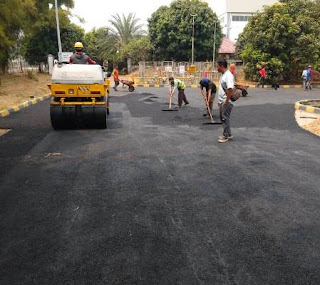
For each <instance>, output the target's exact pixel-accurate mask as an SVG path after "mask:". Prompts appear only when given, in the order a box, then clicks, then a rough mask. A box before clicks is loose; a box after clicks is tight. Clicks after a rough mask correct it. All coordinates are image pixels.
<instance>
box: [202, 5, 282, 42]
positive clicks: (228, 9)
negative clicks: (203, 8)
mask: <svg viewBox="0 0 320 285" xmlns="http://www.w3.org/2000/svg"><path fill="white" fill-rule="evenodd" d="M207 2H208V3H209V5H210V6H211V8H212V9H213V11H214V12H216V14H217V16H218V18H219V20H220V23H221V27H222V32H223V33H224V34H225V35H226V37H227V38H228V39H230V40H231V41H236V40H237V39H238V36H239V34H241V33H242V31H243V29H244V27H245V26H246V25H247V23H248V20H249V19H250V17H251V16H252V14H254V13H255V12H257V11H261V10H262V9H263V7H264V6H267V5H272V4H274V3H276V2H278V1H276V0H209V1H207Z"/></svg>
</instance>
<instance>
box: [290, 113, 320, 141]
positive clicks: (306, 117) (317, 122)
mask: <svg viewBox="0 0 320 285" xmlns="http://www.w3.org/2000/svg"><path fill="white" fill-rule="evenodd" d="M295 117H296V121H297V123H298V125H299V126H300V127H301V128H303V129H305V130H307V131H309V132H310V133H313V134H315V135H317V136H320V114H315V113H312V114H311V113H308V112H306V111H303V110H296V112H295Z"/></svg>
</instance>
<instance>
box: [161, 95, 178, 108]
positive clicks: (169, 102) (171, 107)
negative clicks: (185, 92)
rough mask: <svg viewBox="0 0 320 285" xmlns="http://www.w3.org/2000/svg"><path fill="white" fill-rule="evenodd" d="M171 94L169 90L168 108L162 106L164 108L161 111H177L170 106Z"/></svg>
mask: <svg viewBox="0 0 320 285" xmlns="http://www.w3.org/2000/svg"><path fill="white" fill-rule="evenodd" d="M172 96H173V94H172V93H171V92H170V93H169V108H164V109H161V111H178V109H177V108H174V109H173V108H172Z"/></svg>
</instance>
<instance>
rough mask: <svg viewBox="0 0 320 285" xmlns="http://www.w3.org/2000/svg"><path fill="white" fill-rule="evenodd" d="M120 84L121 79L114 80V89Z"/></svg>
mask: <svg viewBox="0 0 320 285" xmlns="http://www.w3.org/2000/svg"><path fill="white" fill-rule="evenodd" d="M119 84H120V82H119V81H115V82H114V87H113V89H114V90H117V87H118V85H119Z"/></svg>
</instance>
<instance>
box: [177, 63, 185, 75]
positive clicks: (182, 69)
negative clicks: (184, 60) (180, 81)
mask: <svg viewBox="0 0 320 285" xmlns="http://www.w3.org/2000/svg"><path fill="white" fill-rule="evenodd" d="M185 72H186V67H185V66H184V65H180V66H179V74H181V75H183V74H185Z"/></svg>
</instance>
